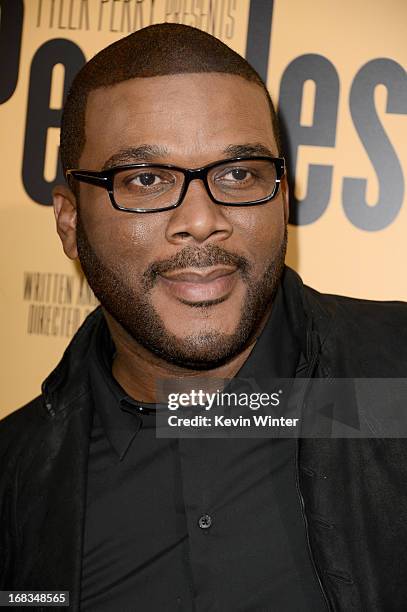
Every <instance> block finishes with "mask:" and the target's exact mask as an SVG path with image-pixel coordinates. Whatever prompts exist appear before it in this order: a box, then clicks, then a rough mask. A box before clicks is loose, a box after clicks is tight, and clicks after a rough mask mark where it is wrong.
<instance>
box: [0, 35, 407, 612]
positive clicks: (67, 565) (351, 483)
mask: <svg viewBox="0 0 407 612" xmlns="http://www.w3.org/2000/svg"><path fill="white" fill-rule="evenodd" d="M61 155H62V162H63V166H64V170H65V172H66V176H67V185H66V186H60V187H58V188H56V189H55V190H54V209H55V216H56V221H57V228H58V233H59V236H60V238H61V241H62V245H63V248H64V251H65V253H66V254H67V256H68V257H70V258H72V259H76V258H77V257H79V260H80V263H81V265H82V268H83V271H84V273H85V275H86V277H87V280H88V282H89V284H90V286H91V287H92V289H93V290H94V292H95V294H96V296H97V297H98V299H99V300H100V302H101V308H99V309H97V310H96V311H95V312H94V313H93V314H91V315H90V317H89V318H88V319H87V321H86V322H85V324H84V325H83V326H82V328H81V329H80V330H79V331H78V333H77V334H76V336H75V337H74V339H73V341H72V342H71V344H70V346H69V347H68V349H67V351H66V353H65V355H64V357H63V359H62V361H61V363H60V364H59V366H58V367H57V368H56V370H55V371H54V372H53V373H52V374H51V375H50V376H49V377H48V379H47V380H46V381H45V383H44V384H43V389H42V395H41V397H39V398H37V399H36V400H34V401H33V402H31V403H30V404H29V405H28V406H26V407H24V408H22V409H21V410H18V411H16V412H15V413H14V414H11V415H10V416H9V417H7V418H6V419H5V420H4V421H3V422H2V424H1V427H0V436H1V446H0V448H1V452H2V466H3V470H2V476H1V499H2V526H3V527H2V535H1V537H2V545H1V553H0V554H1V565H0V575H1V587H2V588H3V589H9V590H18V589H25V590H27V589H31V590H32V589H36V590H68V591H70V605H71V608H72V609H73V610H78V609H81V610H92V611H93V610H137V611H139V610H153V611H155V610H160V611H161V610H166V611H172V610H174V611H175V610H185V611H189V610H202V611H209V610H210V611H215V610H219V611H221V612H225V611H233V612H236V611H238V610H241V611H264V610H267V611H273V612H274V611H276V612H281V611H294V610H295V611H306V610H309V611H313V612H314V611H319V610H335V611H338V610H341V611H349V610H358V611H359V610H360V611H362V610H369V611H373V610H377V611H379V610H383V611H386V612H387V611H390V610H404V609H405V601H406V598H407V586H406V582H407V581H406V572H405V570H404V567H405V562H406V552H405V550H406V544H407V533H406V531H407V529H406V518H407V495H406V491H405V487H404V486H403V484H404V483H405V476H406V471H407V461H406V459H407V450H406V448H405V444H404V441H403V440H390V439H388V440H380V439H364V440H361V439H360V440H358V439H345V438H339V439H323V438H316V439H313V438H311V437H307V438H301V439H299V440H297V439H296V438H295V437H291V438H290V437H287V438H278V439H270V438H262V437H253V438H241V437H239V438H230V439H204V438H195V439H186V438H181V437H180V438H178V439H177V438H170V437H167V438H165V437H163V438H159V437H157V436H156V435H155V429H154V423H155V412H156V411H159V410H160V406H159V405H158V404H157V402H158V397H157V392H156V391H157V385H158V382H157V381H164V382H165V383H168V384H171V382H172V381H173V382H174V384H175V382H176V381H178V380H179V379H183V380H185V379H187V380H190V381H192V382H191V385H193V381H194V380H195V379H197V377H201V378H202V376H203V375H204V376H206V377H208V379H210V378H216V379H235V378H238V377H239V378H251V379H253V380H255V381H256V384H258V385H260V387H262V385H263V384H264V385H267V381H269V380H270V379H272V378H273V377H274V378H285V379H295V380H301V379H304V380H305V381H307V380H310V379H317V378H329V379H332V378H345V379H347V378H366V377H367V378H370V377H377V378H383V377H393V378H401V377H403V376H404V375H405V371H406V364H407V348H406V347H407V333H406V328H407V326H406V317H407V308H406V306H405V305H402V304H400V303H395V302H393V303H383V304H378V303H369V302H366V301H363V300H353V299H349V298H341V297H337V296H324V295H321V294H319V293H318V292H316V291H314V290H312V289H310V288H308V287H305V286H303V284H302V282H301V280H300V278H299V277H298V276H297V275H296V274H295V273H294V272H293V271H292V270H290V269H288V268H286V267H284V258H285V252H286V236H287V218H288V192H287V179H286V174H285V170H284V160H283V159H282V158H281V148H280V144H279V139H278V134H277V126H276V120H275V114H274V109H273V106H272V104H271V101H270V98H269V95H268V93H267V90H266V88H265V85H264V84H263V83H262V81H261V79H260V77H259V76H258V75H257V73H256V72H255V71H254V70H253V69H252V68H251V67H250V66H249V65H248V64H247V62H246V61H245V60H244V59H242V58H241V57H240V56H238V55H237V54H236V53H234V52H233V51H231V50H230V49H229V48H228V47H226V46H225V45H223V44H222V43H221V42H220V41H218V40H216V39H215V38H213V37H211V36H209V35H208V34H205V33H203V32H200V31H199V30H196V29H193V28H190V27H187V26H180V25H170V24H161V25H156V26H150V27H148V28H145V29H143V30H140V31H139V32H137V33H135V34H132V35H130V36H129V37H127V38H124V39H122V40H120V41H119V42H117V43H115V44H114V45H111V46H110V47H108V48H106V49H104V50H103V51H101V52H100V53H99V54H98V55H97V56H96V57H94V58H93V59H92V60H91V61H90V62H89V63H88V64H86V66H85V67H84V68H83V69H82V70H81V71H80V73H79V74H78V76H77V77H76V79H75V81H74V83H73V86H72V88H71V91H70V94H69V97H68V100H67V102H66V106H65V110H64V118H63V122H62V130H61ZM305 386H306V383H305ZM304 405H305V404H304Z"/></svg>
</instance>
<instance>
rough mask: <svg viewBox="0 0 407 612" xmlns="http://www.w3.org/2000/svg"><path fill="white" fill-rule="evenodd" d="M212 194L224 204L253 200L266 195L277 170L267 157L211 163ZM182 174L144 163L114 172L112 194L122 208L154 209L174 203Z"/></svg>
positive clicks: (183, 177)
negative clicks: (263, 158) (264, 158)
mask: <svg viewBox="0 0 407 612" xmlns="http://www.w3.org/2000/svg"><path fill="white" fill-rule="evenodd" d="M207 179H208V185H209V189H210V191H211V193H212V196H213V197H214V198H215V199H216V200H217V201H219V202H221V203H225V204H239V203H242V204H243V203H248V202H255V201H256V200H261V199H263V198H267V197H268V196H270V195H271V194H272V193H273V192H274V190H275V187H276V179H277V173H276V168H275V165H274V163H273V162H272V161H270V160H255V159H251V160H242V161H234V162H232V163H228V162H224V163H221V164H218V165H217V166H214V167H213V168H211V169H210V170H209V171H208V175H207ZM184 182H185V176H184V174H183V172H180V171H179V170H174V169H170V168H159V167H155V166H153V165H152V166H145V167H143V168H133V169H128V170H127V169H124V170H121V171H119V172H117V173H116V175H115V177H114V182H113V194H114V199H115V201H116V203H117V204H118V205H119V206H121V207H122V208H140V209H146V210H154V209H155V208H164V207H167V206H168V207H169V206H173V205H175V204H177V203H178V201H179V198H180V196H181V193H182V190H183V186H184Z"/></svg>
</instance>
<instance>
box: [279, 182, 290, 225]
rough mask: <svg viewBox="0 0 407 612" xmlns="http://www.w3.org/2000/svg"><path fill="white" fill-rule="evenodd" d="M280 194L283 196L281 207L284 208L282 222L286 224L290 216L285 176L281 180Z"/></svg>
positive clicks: (288, 193) (288, 192)
mask: <svg viewBox="0 0 407 612" xmlns="http://www.w3.org/2000/svg"><path fill="white" fill-rule="evenodd" d="M281 194H282V196H283V206H284V221H285V223H286V224H287V223H288V215H289V214H290V191H289V187H288V181H287V175H286V174H284V176H283V177H282V179H281Z"/></svg>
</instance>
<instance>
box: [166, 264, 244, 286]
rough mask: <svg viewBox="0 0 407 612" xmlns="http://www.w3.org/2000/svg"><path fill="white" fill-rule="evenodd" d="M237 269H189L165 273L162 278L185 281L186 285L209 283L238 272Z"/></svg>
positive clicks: (222, 267) (213, 267)
mask: <svg viewBox="0 0 407 612" xmlns="http://www.w3.org/2000/svg"><path fill="white" fill-rule="evenodd" d="M236 269H237V268H236V267H232V266H211V267H208V268H198V269H197V268H187V269H183V270H172V271H171V272H165V273H163V274H162V275H161V276H163V277H164V278H166V279H167V280H174V281H184V282H186V283H208V282H210V281H213V280H215V279H216V278H219V277H220V276H227V275H228V274H232V273H233V272H236Z"/></svg>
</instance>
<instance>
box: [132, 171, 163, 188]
mask: <svg viewBox="0 0 407 612" xmlns="http://www.w3.org/2000/svg"><path fill="white" fill-rule="evenodd" d="M161 181H162V178H161V177H160V176H158V175H157V174H154V173H153V172H142V173H140V174H137V175H134V176H130V177H128V180H127V182H128V183H133V184H134V185H137V186H140V187H151V186H152V185H157V184H159V183H160V182H161Z"/></svg>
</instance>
